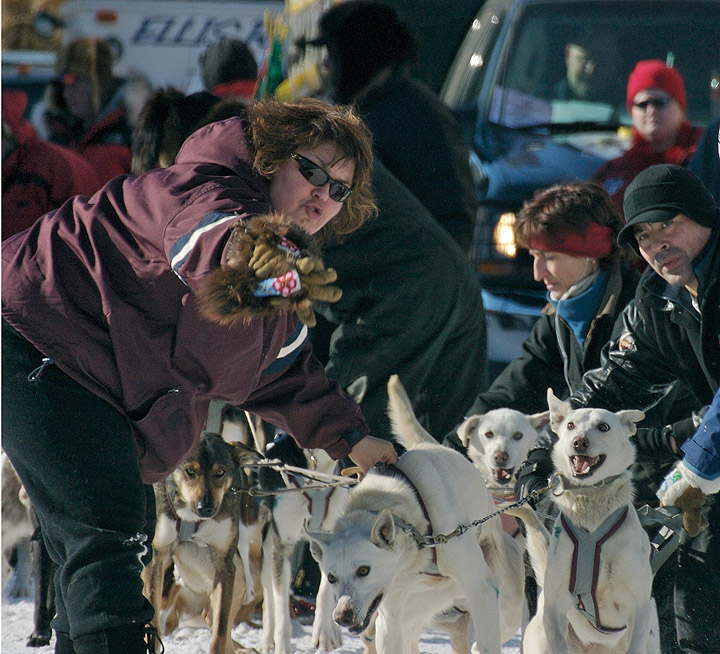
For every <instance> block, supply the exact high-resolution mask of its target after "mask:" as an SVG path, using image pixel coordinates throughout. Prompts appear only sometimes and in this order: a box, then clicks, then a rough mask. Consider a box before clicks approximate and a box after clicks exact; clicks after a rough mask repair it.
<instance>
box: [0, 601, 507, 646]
mask: <svg viewBox="0 0 720 654" xmlns="http://www.w3.org/2000/svg"><path fill="white" fill-rule="evenodd" d="M32 614H33V603H32V600H29V599H23V600H13V601H8V600H7V599H5V598H3V602H2V643H1V645H0V650H1V651H2V653H3V654H31V653H32V652H36V653H37V654H53V652H54V643H55V641H54V640H53V642H52V644H51V646H49V647H40V648H37V649H35V650H32V649H29V648H27V647H25V639H26V638H27V636H28V634H29V633H30V632H31V631H32ZM294 626H295V637H294V638H293V645H294V646H295V648H296V652H298V653H303V652H313V653H314V652H315V650H314V649H313V648H312V646H311V643H310V640H311V637H310V636H311V629H312V628H311V627H310V626H308V625H304V624H301V623H300V622H298V621H295V622H294ZM233 638H234V639H235V640H236V641H237V642H239V643H241V644H242V645H243V646H244V647H246V648H252V647H255V648H257V647H258V646H259V644H260V631H259V630H258V629H253V628H251V627H249V626H247V625H239V626H238V627H236V628H235V630H234V631H233ZM163 642H164V644H165V652H166V653H167V654H206V652H207V651H208V647H209V644H210V632H209V631H208V630H207V629H192V628H184V629H178V630H177V631H175V632H174V633H172V634H170V635H168V636H165V637H164V638H163ZM362 651H363V647H362V642H361V641H360V639H359V638H357V637H354V636H350V635H349V634H348V633H347V632H345V636H344V642H343V645H342V647H341V648H340V649H337V650H334V654H356V653H359V652H362ZM502 651H503V654H519V652H520V642H519V640H518V639H513V640H511V641H509V642H508V643H506V645H505V646H504V647H503V650H502ZM420 652H421V653H422V654H450V652H451V649H450V642H449V639H448V637H447V636H446V635H445V634H442V633H438V632H429V633H427V634H425V635H424V637H423V638H422V640H421V642H420Z"/></svg>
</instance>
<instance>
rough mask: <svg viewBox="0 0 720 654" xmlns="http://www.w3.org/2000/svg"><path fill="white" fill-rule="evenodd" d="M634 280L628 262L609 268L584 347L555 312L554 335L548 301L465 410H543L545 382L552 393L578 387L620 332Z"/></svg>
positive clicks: (561, 394)
mask: <svg viewBox="0 0 720 654" xmlns="http://www.w3.org/2000/svg"><path fill="white" fill-rule="evenodd" d="M637 282H638V273H637V272H635V271H633V270H629V269H628V268H627V266H624V265H622V266H621V264H619V263H618V264H617V266H615V267H614V268H613V270H612V271H611V272H610V275H609V277H608V282H607V288H606V289H605V294H604V295H603V298H602V300H601V302H600V308H599V310H598V312H597V315H596V316H595V318H594V319H593V321H592V323H591V325H590V329H589V331H588V335H587V338H586V339H585V347H584V348H583V346H582V345H581V344H580V342H579V341H578V339H577V337H576V336H575V334H574V332H573V330H572V328H571V327H570V326H569V325H568V324H567V322H565V320H563V319H562V318H559V324H560V336H561V339H560V341H559V340H558V336H557V334H556V330H555V321H556V317H557V316H556V313H555V309H554V307H553V306H552V304H547V305H546V306H545V308H544V309H543V315H542V316H540V318H538V320H537V322H536V323H535V325H534V326H533V328H532V331H531V332H530V335H529V336H528V337H527V339H525V342H524V343H523V344H522V354H521V355H520V357H518V358H517V359H515V360H514V361H511V362H510V363H509V364H508V365H507V367H506V368H505V369H504V370H503V371H502V372H501V373H500V375H498V377H497V378H496V379H495V381H494V382H493V383H492V385H491V386H490V388H489V389H488V390H487V391H485V392H484V393H481V394H480V395H478V396H477V397H476V398H475V402H474V404H473V405H472V407H471V408H470V410H469V411H467V412H466V415H468V416H470V415H473V414H476V413H486V412H487V411H490V410H491V409H498V408H501V407H509V408H511V409H516V410H518V411H522V412H523V413H527V414H530V413H538V412H540V411H545V410H547V389H548V387H550V388H552V389H553V392H554V393H555V395H556V396H557V397H560V398H566V397H568V395H570V393H571V392H573V391H574V390H576V389H577V388H579V387H580V384H581V382H582V376H583V374H584V373H585V372H586V371H587V370H590V369H592V368H596V367H597V366H599V365H600V352H601V350H602V348H603V346H604V345H605V343H607V342H608V341H609V340H610V339H611V338H613V337H614V336H617V335H618V334H619V330H620V327H621V324H620V323H619V322H618V320H617V319H618V317H619V316H620V315H621V313H622V311H623V309H624V308H625V306H626V305H627V304H628V303H629V302H630V301H631V300H632V298H633V296H634V295H635V288H636V286H637ZM563 351H564V352H565V353H566V356H567V359H568V366H567V373H568V380H567V381H568V382H569V383H570V387H568V383H567V382H566V380H565V375H564V363H563Z"/></svg>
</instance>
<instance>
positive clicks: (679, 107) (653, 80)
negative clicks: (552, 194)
mask: <svg viewBox="0 0 720 654" xmlns="http://www.w3.org/2000/svg"><path fill="white" fill-rule="evenodd" d="M626 105H627V110H628V112H629V113H630V117H631V118H632V123H633V138H632V146H631V147H630V149H629V150H628V151H627V152H625V153H624V154H623V155H621V156H620V157H617V158H616V159H612V160H611V161H608V162H607V163H605V164H604V165H603V166H601V167H600V168H599V169H598V171H597V172H596V173H595V177H594V180H595V181H596V182H598V183H599V184H601V185H602V186H603V188H604V189H605V190H606V191H607V192H608V194H609V195H610V197H611V198H612V200H613V203H614V204H615V206H616V207H617V208H618V210H620V211H622V204H623V195H624V193H625V189H626V188H627V187H628V184H630V182H632V180H633V179H634V178H635V176H636V175H637V174H638V173H640V172H641V171H643V170H645V168H648V167H649V166H654V165H656V164H663V163H668V164H677V165H680V166H684V165H685V164H687V162H688V161H689V159H690V157H691V156H692V155H693V153H694V152H695V148H696V146H697V143H698V141H699V140H700V137H701V136H702V133H703V131H702V129H700V128H697V127H693V126H692V125H690V123H689V122H688V121H687V117H686V111H687V98H686V96H685V83H684V82H683V78H682V76H681V75H680V73H679V72H678V71H677V70H676V69H675V68H671V67H669V66H666V65H665V64H664V63H663V62H662V61H660V60H659V59H647V60H644V61H639V62H638V63H637V64H636V65H635V69H634V70H633V71H632V73H630V76H629V77H628V82H627V92H626Z"/></svg>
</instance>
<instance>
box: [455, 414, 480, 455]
mask: <svg viewBox="0 0 720 654" xmlns="http://www.w3.org/2000/svg"><path fill="white" fill-rule="evenodd" d="M480 418H482V416H470V417H469V418H465V420H463V422H462V423H461V425H460V426H459V427H458V428H457V435H458V438H459V439H460V442H461V443H462V444H463V446H464V447H467V446H468V443H469V442H470V436H471V435H472V433H473V432H474V431H475V429H476V428H477V426H478V424H479V423H480ZM480 447H481V448H482V444H480Z"/></svg>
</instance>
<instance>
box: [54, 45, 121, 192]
mask: <svg viewBox="0 0 720 654" xmlns="http://www.w3.org/2000/svg"><path fill="white" fill-rule="evenodd" d="M55 69H56V72H57V79H56V80H55V81H54V82H53V83H52V84H51V86H50V94H49V103H48V111H47V112H46V115H45V119H46V122H47V124H48V128H49V132H50V135H49V137H48V140H50V141H53V142H54V143H59V144H60V145H64V146H66V147H69V148H71V149H72V150H75V151H76V152H79V153H80V154H82V155H83V156H84V157H85V158H86V159H87V160H88V161H89V162H90V164H91V165H92V166H93V168H94V169H95V172H96V174H97V176H98V178H99V180H100V184H104V183H105V182H107V181H108V180H110V179H112V178H113V177H115V176H117V175H124V174H126V173H129V172H130V163H131V159H132V153H131V151H130V139H131V131H132V128H131V126H130V123H129V122H128V112H127V107H126V106H125V101H124V90H123V88H122V82H121V80H119V79H118V78H116V77H115V76H114V75H113V54H112V50H111V49H110V46H109V45H108V44H107V42H106V41H104V40H103V39H99V38H95V37H83V38H80V39H75V40H74V41H70V42H69V43H66V44H65V45H64V46H63V48H62V50H61V51H60V52H59V53H58V57H57V62H56V64H55Z"/></svg>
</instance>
